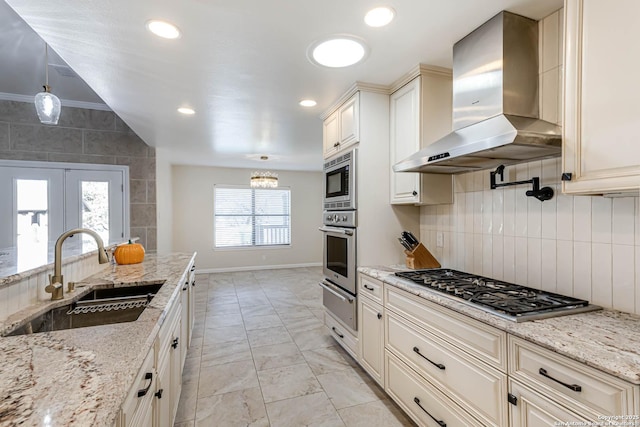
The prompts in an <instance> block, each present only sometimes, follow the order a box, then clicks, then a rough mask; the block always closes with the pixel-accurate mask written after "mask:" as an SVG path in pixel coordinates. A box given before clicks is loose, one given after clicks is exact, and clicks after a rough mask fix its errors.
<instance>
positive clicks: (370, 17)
mask: <svg viewBox="0 0 640 427" xmlns="http://www.w3.org/2000/svg"><path fill="white" fill-rule="evenodd" d="M395 16H396V12H395V10H393V9H392V8H390V7H376V8H375V9H371V10H370V11H369V12H367V14H366V15H365V16H364V22H365V23H366V24H367V25H368V26H370V27H384V26H385V25H387V24H388V23H389V22H391V21H393V18H394V17H395Z"/></svg>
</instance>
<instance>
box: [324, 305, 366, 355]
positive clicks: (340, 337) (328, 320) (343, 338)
mask: <svg viewBox="0 0 640 427" xmlns="http://www.w3.org/2000/svg"><path fill="white" fill-rule="evenodd" d="M324 324H325V326H326V327H327V329H329V333H330V334H331V336H333V338H334V339H335V340H336V341H337V342H338V344H340V346H341V347H342V348H344V349H345V350H346V351H347V353H349V354H350V355H351V357H353V358H354V360H356V361H358V362H359V361H360V344H359V341H358V336H357V335H356V333H355V332H354V331H352V330H351V329H350V328H348V327H346V326H345V325H344V324H343V323H342V322H341V321H340V320H338V319H337V318H336V317H334V316H333V315H332V314H331V312H330V311H329V310H325V312H324Z"/></svg>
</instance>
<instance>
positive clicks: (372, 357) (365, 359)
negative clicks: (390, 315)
mask: <svg viewBox="0 0 640 427" xmlns="http://www.w3.org/2000/svg"><path fill="white" fill-rule="evenodd" d="M359 285H360V286H359V289H358V331H359V334H360V357H361V359H360V365H361V366H362V367H363V368H364V370H365V371H367V373H369V375H370V376H371V377H372V378H373V379H374V380H376V382H378V384H380V386H382V387H383V388H384V319H383V313H384V308H383V307H382V304H381V302H382V301H380V302H376V300H375V299H370V298H369V297H370V296H372V297H373V298H375V294H374V293H373V292H375V291H370V292H371V294H367V293H364V292H363V290H368V289H372V290H375V289H380V294H381V293H382V282H380V281H378V280H376V279H374V278H372V277H368V276H365V275H363V274H360V276H359Z"/></svg>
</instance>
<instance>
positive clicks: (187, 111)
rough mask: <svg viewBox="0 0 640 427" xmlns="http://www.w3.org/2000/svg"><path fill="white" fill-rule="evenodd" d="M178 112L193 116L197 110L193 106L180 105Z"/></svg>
mask: <svg viewBox="0 0 640 427" xmlns="http://www.w3.org/2000/svg"><path fill="white" fill-rule="evenodd" d="M178 113H180V114H184V115H185V116H191V115H194V114H195V113H196V112H195V110H194V109H193V108H189V107H180V108H178Z"/></svg>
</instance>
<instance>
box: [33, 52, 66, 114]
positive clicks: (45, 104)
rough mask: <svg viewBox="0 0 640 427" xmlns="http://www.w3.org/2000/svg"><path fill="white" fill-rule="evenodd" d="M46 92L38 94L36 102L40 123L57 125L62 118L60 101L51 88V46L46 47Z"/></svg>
mask: <svg viewBox="0 0 640 427" xmlns="http://www.w3.org/2000/svg"><path fill="white" fill-rule="evenodd" d="M44 73H45V84H44V86H43V87H44V91H43V92H40V93H38V94H36V97H35V99H34V102H35V104H36V112H37V113H38V118H39V119H40V123H42V124H45V125H57V124H58V119H59V118H60V100H59V99H58V97H57V96H55V95H54V94H52V93H51V87H49V45H47V44H45V45H44Z"/></svg>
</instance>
